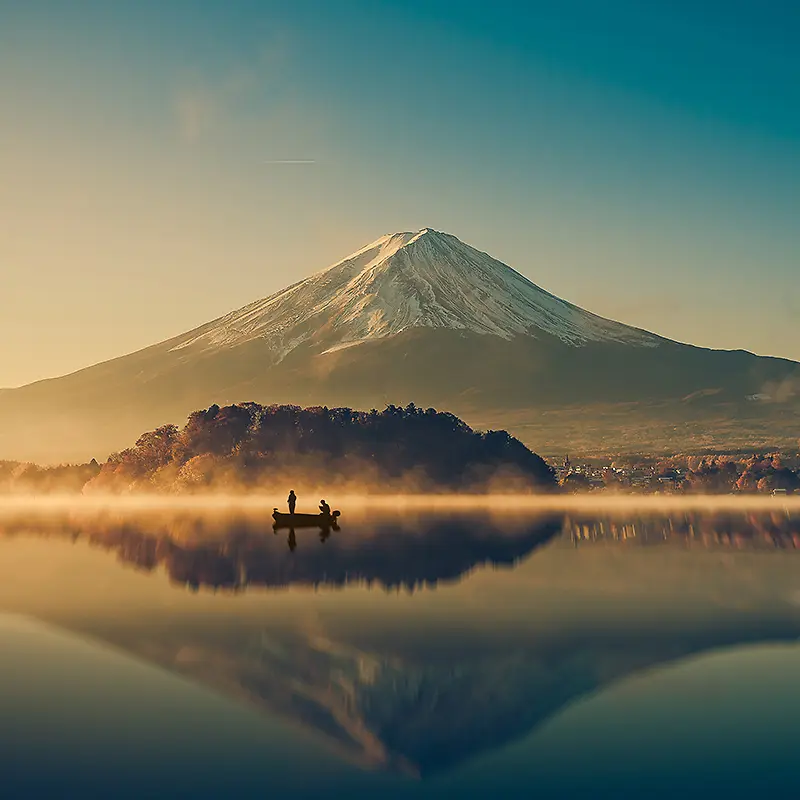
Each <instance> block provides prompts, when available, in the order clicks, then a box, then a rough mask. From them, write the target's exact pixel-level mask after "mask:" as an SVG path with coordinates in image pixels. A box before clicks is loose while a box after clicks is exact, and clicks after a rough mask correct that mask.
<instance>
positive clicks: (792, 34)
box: [0, 0, 800, 386]
mask: <svg viewBox="0 0 800 800" xmlns="http://www.w3.org/2000/svg"><path fill="white" fill-rule="evenodd" d="M799 36H800V6H798V5H797V4H795V3H789V2H759V3H757V2H749V0H748V1H745V0H729V2H725V3H723V2H703V3H696V2H692V3H690V2H684V1H683V0H672V2H662V0H649V1H648V2H633V1H632V0H606V2H591V1H590V0H561V2H558V3H555V2H535V1H534V2H529V3H525V4H523V3H518V2H515V3H510V2H506V1H505V0H499V1H497V2H492V3H485V2H460V3H450V2H443V0H428V1H427V2H416V0H411V1H410V2H403V3H399V2H398V3H395V2H378V1H377V0H373V2H364V1H363V0H339V1H337V2H321V1H319V0H318V1H317V2H310V0H297V1H296V2H291V3H289V2H285V3H278V2H268V0H259V1H258V2H256V1H255V0H229V2H225V3H222V2H213V3H212V2H199V1H196V2H189V1H188V0H172V2H148V0H143V1H142V0H140V2H128V0H116V2H113V3H108V2H95V0H83V1H82V2H81V1H78V2H74V3H63V2H57V1H56V0H35V2H30V3H20V2H4V0H0V101H2V109H3V111H2V116H3V124H2V125H0V174H2V175H3V176H4V179H3V181H2V182H0V211H2V213H1V214H0V336H2V337H3V339H4V340H8V339H9V337H11V338H15V339H18V340H19V341H21V342H23V343H24V346H22V347H19V348H16V349H15V352H14V354H13V355H11V356H10V357H7V358H4V359H3V360H2V361H0V386H2V385H16V384H19V383H23V382H26V381H29V380H33V379H36V378H39V377H45V376H48V375H53V374H59V373H63V372H66V371H69V370H72V369H76V368H79V367H81V366H85V365H87V364H89V363H93V362H96V361H98V360H101V359H104V358H109V357H113V356H115V355H118V354H121V353H123V352H129V351H131V350H134V349H137V348H139V347H143V346H146V345H148V344H150V343H153V342H154V341H157V340H160V339H163V338H166V337H167V336H170V335H173V334H176V333H179V332H181V331H183V330H185V329H188V328H190V327H192V326H194V325H196V324H199V323H201V322H204V321H206V320H207V319H210V318H212V317H215V316H218V315H220V314H222V313H224V312H226V311H228V310H230V309H231V308H234V307H237V306H239V305H243V304H244V303H246V302H249V301H250V300H253V299H255V298H257V297H260V296H264V295H266V294H269V293H270V292H272V291H274V290H276V289H278V288H281V287H282V286H284V285H286V284H288V283H290V282H292V281H294V280H297V279H298V278H300V277H302V276H304V275H305V274H307V273H309V272H312V271H315V270H317V269H320V268H322V267H324V266H326V265H327V264H329V263H331V262H333V261H336V260H338V259H339V258H341V257H343V256H344V255H346V254H347V253H348V252H350V251H352V250H355V249H357V248H358V247H360V246H361V245H362V244H364V243H366V242H367V241H370V240H372V239H375V238H377V237H378V236H380V235H382V234H384V233H387V232H390V231H397V230H415V229H418V228H421V227H424V226H431V227H434V228H437V229H439V230H446V231H448V232H450V233H453V234H455V235H457V236H459V237H460V238H461V239H463V240H464V241H466V242H468V243H470V244H472V245H474V246H476V247H478V248H480V249H482V250H486V251H487V252H489V253H491V254H492V255H494V256H495V257H497V258H500V259H501V260H503V261H505V262H506V263H508V264H510V265H511V266H513V267H514V268H515V269H517V270H518V271H520V272H522V273H523V274H525V275H527V276H528V277H530V278H531V279H532V280H533V281H534V282H536V283H538V284H539V285H541V286H543V287H544V288H546V289H548V290H549V291H552V292H554V293H556V294H558V295H560V296H562V297H564V298H565V299H568V300H570V301H572V302H575V303H578V304H579V305H582V306H584V307H586V308H588V309H590V310H592V311H594V312H596V313H600V314H603V315H606V316H611V317H613V318H616V319H621V320H622V321H625V322H628V323H631V324H635V325H638V326H641V327H645V328H648V329H651V330H654V331H656V332H658V333H660V334H662V335H666V336H670V337H673V338H676V339H679V340H682V341H690V342H692V343H696V344H700V345H704V346H714V347H726V348H739V347H741V348H745V349H750V350H753V351H755V352H759V353H764V354H773V355H783V356H787V357H792V358H795V359H799V360H800V335H798V324H797V319H798V318H800V280H799V279H798V276H800V233H798V230H797V229H798V227H800V226H798V225H797V224H796V221H795V218H796V216H797V211H796V209H797V208H799V207H800V202H799V201H800V59H798V58H797V57H796V56H795V54H794V52H793V51H794V49H796V42H797V41H798V37H799ZM280 159H309V160H313V161H314V163H313V164H294V165H290V164H268V163H265V162H267V161H269V160H280ZM99 331H102V332H103V334H102V335H98V332H99Z"/></svg>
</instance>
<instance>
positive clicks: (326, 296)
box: [173, 228, 660, 361]
mask: <svg viewBox="0 0 800 800" xmlns="http://www.w3.org/2000/svg"><path fill="white" fill-rule="evenodd" d="M416 327H425V328H450V329H456V330H464V331H471V332H473V333H478V334H483V335H491V336H499V337H502V338H504V339H511V338H513V337H515V336H522V335H525V336H533V337H536V336H537V335H540V334H541V333H542V332H544V333H547V334H551V335H553V336H556V337H558V338H559V339H561V340H562V341H564V342H566V343H567V344H570V345H573V346H582V345H584V344H586V343H588V342H591V341H612V342H620V343H625V344H629V345H633V346H638V347H655V346H658V344H659V342H660V339H659V337H657V336H655V335H653V334H650V333H647V332H646V331H642V330H639V329H637V328H631V327H629V326H626V325H623V324H621V323H618V322H613V321H611V320H607V319H604V318H602V317H598V316H596V315H594V314H591V313H589V312H588V311H584V310H583V309H581V308H578V307H577V306H574V305H572V304H570V303H567V302H565V301H564V300H561V299H559V298H558V297H555V296H554V295H552V294H550V293H549V292H546V291H544V290H543V289H541V288H540V287H538V286H536V285H535V284H534V283H532V282H531V281H530V280H528V279H527V278H525V277H524V276H522V275H520V274H519V273H518V272H516V271H514V270H513V269H511V267H508V266H506V265H505V264H503V263H502V262H500V261H497V260H495V259H493V258H492V257H491V256H489V255H487V254H486V253H483V252H481V251H479V250H476V249H475V248H473V247H470V246H469V245H467V244H464V243H463V242H462V241H460V240H459V239H457V238H456V237H455V236H451V235H450V234H447V233H441V232H439V231H435V230H433V229H431V228H423V229H421V230H419V231H415V232H410V231H405V232H401V233H391V234H386V235H385V236H381V237H380V238H379V239H376V240H375V241H374V242H371V243H370V244H368V245H366V246H365V247H362V248H361V249H359V250H357V251H356V252H354V253H353V254H351V255H349V256H348V257H347V258H345V259H343V260H341V261H338V262H336V263H335V264H333V265H331V266H329V267H327V268H326V269H323V270H321V271H320V272H317V273H314V274H313V275H311V276H309V277H308V278H306V279H304V280H302V281H299V282H298V283H295V284H293V285H292V286H289V287H287V288H286V289H283V290H281V291H279V292H276V293H275V294H273V295H271V296H269V297H266V298H264V299H262V300H258V301H256V302H254V303H251V304H250V305H247V306H245V307H244V308H241V309H239V310H237V311H233V312H231V313H230V314H227V315H225V316H224V317H221V318H220V319H218V320H215V321H214V322H211V323H209V324H207V325H204V326H203V327H201V328H198V329H197V330H195V331H192V332H190V333H188V334H187V335H186V336H185V337H183V339H182V341H180V342H179V343H178V344H177V345H176V346H175V347H174V348H173V349H174V350H178V349H182V348H185V347H189V346H199V347H202V348H204V349H205V348H212V349H216V348H225V347H233V346H236V345H239V344H243V343H245V342H247V341H251V340H254V339H262V340H265V341H266V342H267V343H268V344H269V346H270V349H271V350H272V351H273V354H274V358H275V360H276V361H279V360H281V359H282V358H283V357H285V356H286V354H288V353H289V352H291V350H293V349H294V348H295V347H297V346H298V345H299V344H301V343H303V342H306V341H316V342H318V343H319V345H320V348H321V352H333V351H335V350H338V349H341V348H343V347H350V346H353V345H356V344H359V343H361V342H363V341H366V340H370V339H375V338H381V337H386V336H394V335H396V334H399V333H401V332H403V331H405V330H407V329H409V328H416Z"/></svg>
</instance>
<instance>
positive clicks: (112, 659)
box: [0, 511, 800, 798]
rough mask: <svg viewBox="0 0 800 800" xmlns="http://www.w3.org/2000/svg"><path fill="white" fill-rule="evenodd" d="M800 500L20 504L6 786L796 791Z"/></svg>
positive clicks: (60, 791) (419, 792)
mask: <svg viewBox="0 0 800 800" xmlns="http://www.w3.org/2000/svg"><path fill="white" fill-rule="evenodd" d="M798 545H800V519H798V518H794V517H790V516H788V515H787V514H785V513H778V512H776V513H774V514H760V515H752V516H744V515H733V516H702V515H681V516H677V517H657V516H651V517H647V518H620V517H618V518H614V519H594V518H580V519H577V518H564V517H561V516H553V517H538V518H537V517H530V516H529V517H527V518H526V517H524V516H521V515H514V514H507V515H498V514H496V513H491V514H490V513H488V512H485V513H484V512H478V511H472V512H470V513H469V514H461V515H459V514H453V513H449V514H447V513H436V514H433V513H430V514H407V515H400V514H395V515H391V514H388V513H385V512H384V513H382V514H381V515H379V516H375V517H366V516H363V515H362V516H359V515H357V514H355V515H351V516H350V517H348V516H347V515H345V516H343V518H342V523H341V529H340V530H335V531H330V532H320V531H317V530H311V529H302V530H300V529H298V530H297V531H295V532H294V533H290V532H287V531H284V530H281V531H278V532H273V530H272V527H271V520H270V519H269V518H266V517H259V516H253V515H250V516H241V517H230V516H222V515H217V516H209V515H205V516H204V517H192V516H190V515H187V514H183V515H173V516H164V515H162V514H155V513H151V514H139V515H137V516H135V517H133V516H119V515H114V514H105V515H104V516H99V515H97V516H93V517H85V516H76V515H73V516H70V515H63V516H60V517H54V516H41V517H34V516H32V515H30V514H27V515H25V516H10V515H8V514H6V515H5V516H3V517H2V519H0V774H1V775H2V777H3V786H4V787H5V788H4V794H5V792H6V791H8V792H9V794H8V795H6V796H13V797H26V796H29V797H43V796H53V797H73V796H74V797H95V796H96V797H162V796H163V797H183V796H186V797H195V798H196V797H227V796H234V795H235V796H238V797H264V796H266V795H267V794H269V796H272V797H286V798H293V797H323V796H349V797H355V798H359V797H365V798H366V797H377V796H380V797H390V798H395V797H397V798H403V797H431V798H433V797H464V798H471V797H489V796H491V797H495V796H500V797H532V796H537V797H582V796H586V797H676V798H677V797H682V798H685V797H700V796H703V797H707V796H708V795H709V792H712V791H722V792H725V795H726V796H727V797H753V796H759V797H798V796H800V768H798V766H797V764H796V756H795V753H796V747H797V744H796V743H797V742H798V741H800V680H798V676H800V646H798V643H797V640H798V636H800V569H799V568H800V561H798V555H797V551H796V549H795V548H796V546H798Z"/></svg>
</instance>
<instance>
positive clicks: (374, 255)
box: [0, 228, 800, 461]
mask: <svg viewBox="0 0 800 800" xmlns="http://www.w3.org/2000/svg"><path fill="white" fill-rule="evenodd" d="M773 385H779V386H781V387H783V388H782V389H781V391H780V392H778V393H775V392H770V391H766V388H767V387H770V386H773ZM798 400H800V364H797V363H796V362H792V361H789V360H787V359H777V358H770V357H760V356H755V355H752V354H749V353H747V352H742V351H716V350H710V349H706V348H698V347H694V346H692V345H688V344H682V343H678V342H673V341H671V340H669V339H666V338H664V337H660V336H658V335H656V334H653V333H650V332H648V331H643V330H641V329H638V328H633V327H631V326H627V325H624V324H623V323H619V322H615V321H613V320H607V319H604V318H602V317H599V316H597V315H595V314H592V313H591V312H589V311H586V310H584V309H582V308H579V307H578V306H575V305H572V304H571V303H568V302H567V301H565V300H561V299H560V298H558V297H556V296H555V295H552V294H550V293H548V292H546V291H545V290H543V289H541V288H540V287H539V286H537V285H536V284H534V283H533V282H532V281H530V280H528V279H527V278H525V277H524V276H522V275H521V274H520V273H518V272H516V271H515V270H513V269H512V268H511V267H509V266H507V265H505V264H503V263H502V262H500V261H497V260H496V259H493V258H492V257H491V256H489V255H488V254H486V253H483V252H481V251H479V250H476V249H475V248H472V247H470V246H469V245H467V244H464V243H463V242H461V241H460V240H459V239H457V238H456V237H454V236H451V235H450V234H445V233H441V232H438V231H434V230H433V229H431V228H423V229H421V230H420V231H417V232H409V231H406V232H402V233H399V234H387V235H385V236H383V237H380V238H378V239H376V240H375V241H373V242H371V243H369V244H368V245H365V246H364V247H362V248H360V249H359V250H356V251H355V252H354V253H352V254H351V255H349V256H347V257H346V258H344V259H342V260H340V261H337V262H336V263H334V264H332V265H330V266H329V267H327V268H325V269H323V270H320V271H318V272H315V273H313V274H311V275H310V276H309V277H307V278H305V279H303V280H301V281H297V282H295V283H294V284H292V285H290V286H288V287H286V288H285V289H283V290H281V291H279V292H276V293H273V294H272V295H269V296H268V297H266V298H262V299H260V300H257V301H255V302H253V303H250V304H248V305H246V306H243V307H242V308H239V309H236V310H234V311H231V312H229V313H228V314H225V315H223V316H221V317H219V318H217V319H215V320H212V321H210V322H208V323H206V324H205V325H201V326H198V327H196V328H194V329H193V330H190V331H187V332H186V333H183V334H179V335H177V336H174V337H171V338H170V339H167V340H165V341H163V342H160V343H157V344H154V345H151V346H149V347H147V348H144V349H142V350H139V351H136V352H134V353H131V354H128V355H125V356H120V357H119V358H116V359H111V360H108V361H105V362H102V363H100V364H97V365H94V366H92V367H87V368H84V369H83V370H79V371H77V372H74V373H71V374H69V375H66V376H62V377H59V378H51V379H47V380H44V381H39V382H37V383H34V384H29V385H28V386H24V387H21V388H18V389H9V390H4V391H0V458H7V459H10V460H45V461H53V460H55V461H62V460H66V459H80V460H88V459H89V458H91V457H98V458H100V459H103V458H104V457H105V455H107V453H108V452H110V451H111V450H117V449H120V448H122V447H125V446H126V445H127V444H128V443H129V442H130V441H131V439H132V438H133V437H136V436H138V435H139V434H140V433H141V432H142V431H143V430H146V429H147V428H148V427H155V426H157V425H161V424H164V423H166V422H174V423H182V422H183V421H184V420H185V419H186V416H187V415H188V414H189V413H190V412H191V411H193V410H195V409H197V408H206V407H208V406H210V405H212V404H219V405H228V404H232V403H238V402H247V401H255V402H259V403H262V404H267V405H268V404H271V403H284V404H285V403H290V404H297V405H303V406H313V405H327V406H349V407H351V408H357V409H369V408H373V407H376V408H381V407H383V406H385V405H386V404H389V403H392V404H398V405H403V406H404V405H406V404H407V403H409V402H413V403H415V404H416V405H418V406H422V407H427V406H433V407H436V408H439V409H441V410H448V411H451V412H453V413H454V414H457V415H458V416H460V417H461V418H462V419H465V420H466V421H467V422H468V423H469V424H470V425H472V426H473V427H480V428H494V427H498V426H501V427H506V428H508V429H509V430H510V431H511V432H512V433H518V435H519V436H520V438H522V439H523V441H524V442H525V443H526V444H527V445H529V446H530V447H531V448H532V449H534V450H536V451H537V452H552V451H553V450H555V451H556V452H567V451H568V452H575V451H576V450H577V449H578V448H577V447H576V446H575V445H576V443H577V442H578V441H580V442H581V443H582V449H583V446H586V447H591V446H593V445H592V443H595V445H597V446H601V445H602V447H603V449H604V451H605V450H607V449H608V442H609V438H610V439H611V440H612V441H614V440H615V439H616V440H620V441H622V440H625V441H626V446H625V449H626V451H627V452H630V451H631V447H632V443H631V442H630V440H629V437H628V435H627V434H628V431H629V430H630V429H632V428H637V429H638V430H641V431H645V430H646V428H648V427H649V428H653V426H654V425H655V427H657V428H658V429H659V434H658V437H656V438H655V439H654V438H652V437H650V436H649V435H648V436H646V437H645V439H643V441H645V442H646V443H647V446H648V447H653V446H654V442H655V441H658V442H659V443H660V445H659V446H661V445H663V447H664V448H665V449H670V448H674V450H676V451H680V450H682V449H684V446H685V442H686V441H687V440H689V441H692V440H693V437H696V435H701V434H702V436H704V437H706V439H707V438H708V435H709V432H711V435H712V436H713V432H714V431H715V430H719V431H720V432H721V434H720V435H721V436H724V437H725V438H724V439H721V440H720V441H719V442H718V443H717V442H716V441H715V442H714V443H713V445H711V446H729V445H733V444H734V442H733V441H732V440H731V436H733V437H734V438H735V440H736V441H735V444H736V445H737V446H738V445H745V444H748V445H749V443H750V442H753V443H754V444H756V443H758V444H760V443H765V444H767V443H773V442H774V441H775V438H776V437H778V438H780V441H781V442H784V441H794V442H796V441H797V429H798V427H800V403H798V402H797V401H798ZM778 401H779V402H778ZM619 404H624V405H625V409H626V411H625V414H624V415H616V414H614V413H612V414H610V415H606V414H605V412H604V416H603V425H606V426H610V427H608V428H607V429H604V430H601V429H600V426H599V425H598V426H594V427H593V425H592V415H593V414H594V413H595V412H594V411H593V410H592V409H597V408H598V407H600V406H602V407H604V408H605V407H607V406H609V405H611V406H614V405H617V406H618V405H619ZM565 409H573V411H569V412H568V413H567V412H566V411H565ZM656 409H657V410H656ZM644 412H646V413H644ZM548 415H549V416H548ZM555 415H558V416H559V419H560V422H559V426H558V429H557V431H554V430H551V428H550V427H549V422H548V420H554V419H555ZM500 419H502V421H503V422H502V423H499V422H498V420H500ZM508 419H513V420H514V425H513V426H509V425H508V424H507V423H506V420H508ZM598 419H599V417H598ZM645 419H646V420H647V425H646V426H645V425H642V424H639V423H642V422H643V420H645ZM796 424H797V427H794V426H795V425H796ZM523 429H524V430H525V431H526V433H525V434H524V435H523V434H522V432H521V431H522V430H523ZM723 432H724V433H723ZM703 446H704V447H706V448H707V447H708V446H710V443H709V442H708V441H705V440H704V445H703Z"/></svg>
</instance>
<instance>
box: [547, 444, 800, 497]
mask: <svg viewBox="0 0 800 800" xmlns="http://www.w3.org/2000/svg"><path fill="white" fill-rule="evenodd" d="M551 463H552V462H551ZM554 468H555V472H556V476H557V478H558V482H559V485H560V486H561V487H562V488H564V489H566V490H568V491H572V492H593V491H608V490H619V491H624V492H636V493H647V494H676V493H686V494H738V493H765V494H775V495H784V494H787V495H788V494H795V493H798V494H800V453H792V454H783V453H769V454H743V453H739V454H723V455H720V454H711V455H675V456H670V457H664V456H648V455H631V456H618V457H613V458H611V457H609V458H606V459H604V458H585V459H580V460H579V459H576V460H574V461H573V460H571V459H570V457H569V455H566V456H565V457H564V459H563V461H560V462H558V463H556V465H555V467H554Z"/></svg>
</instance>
